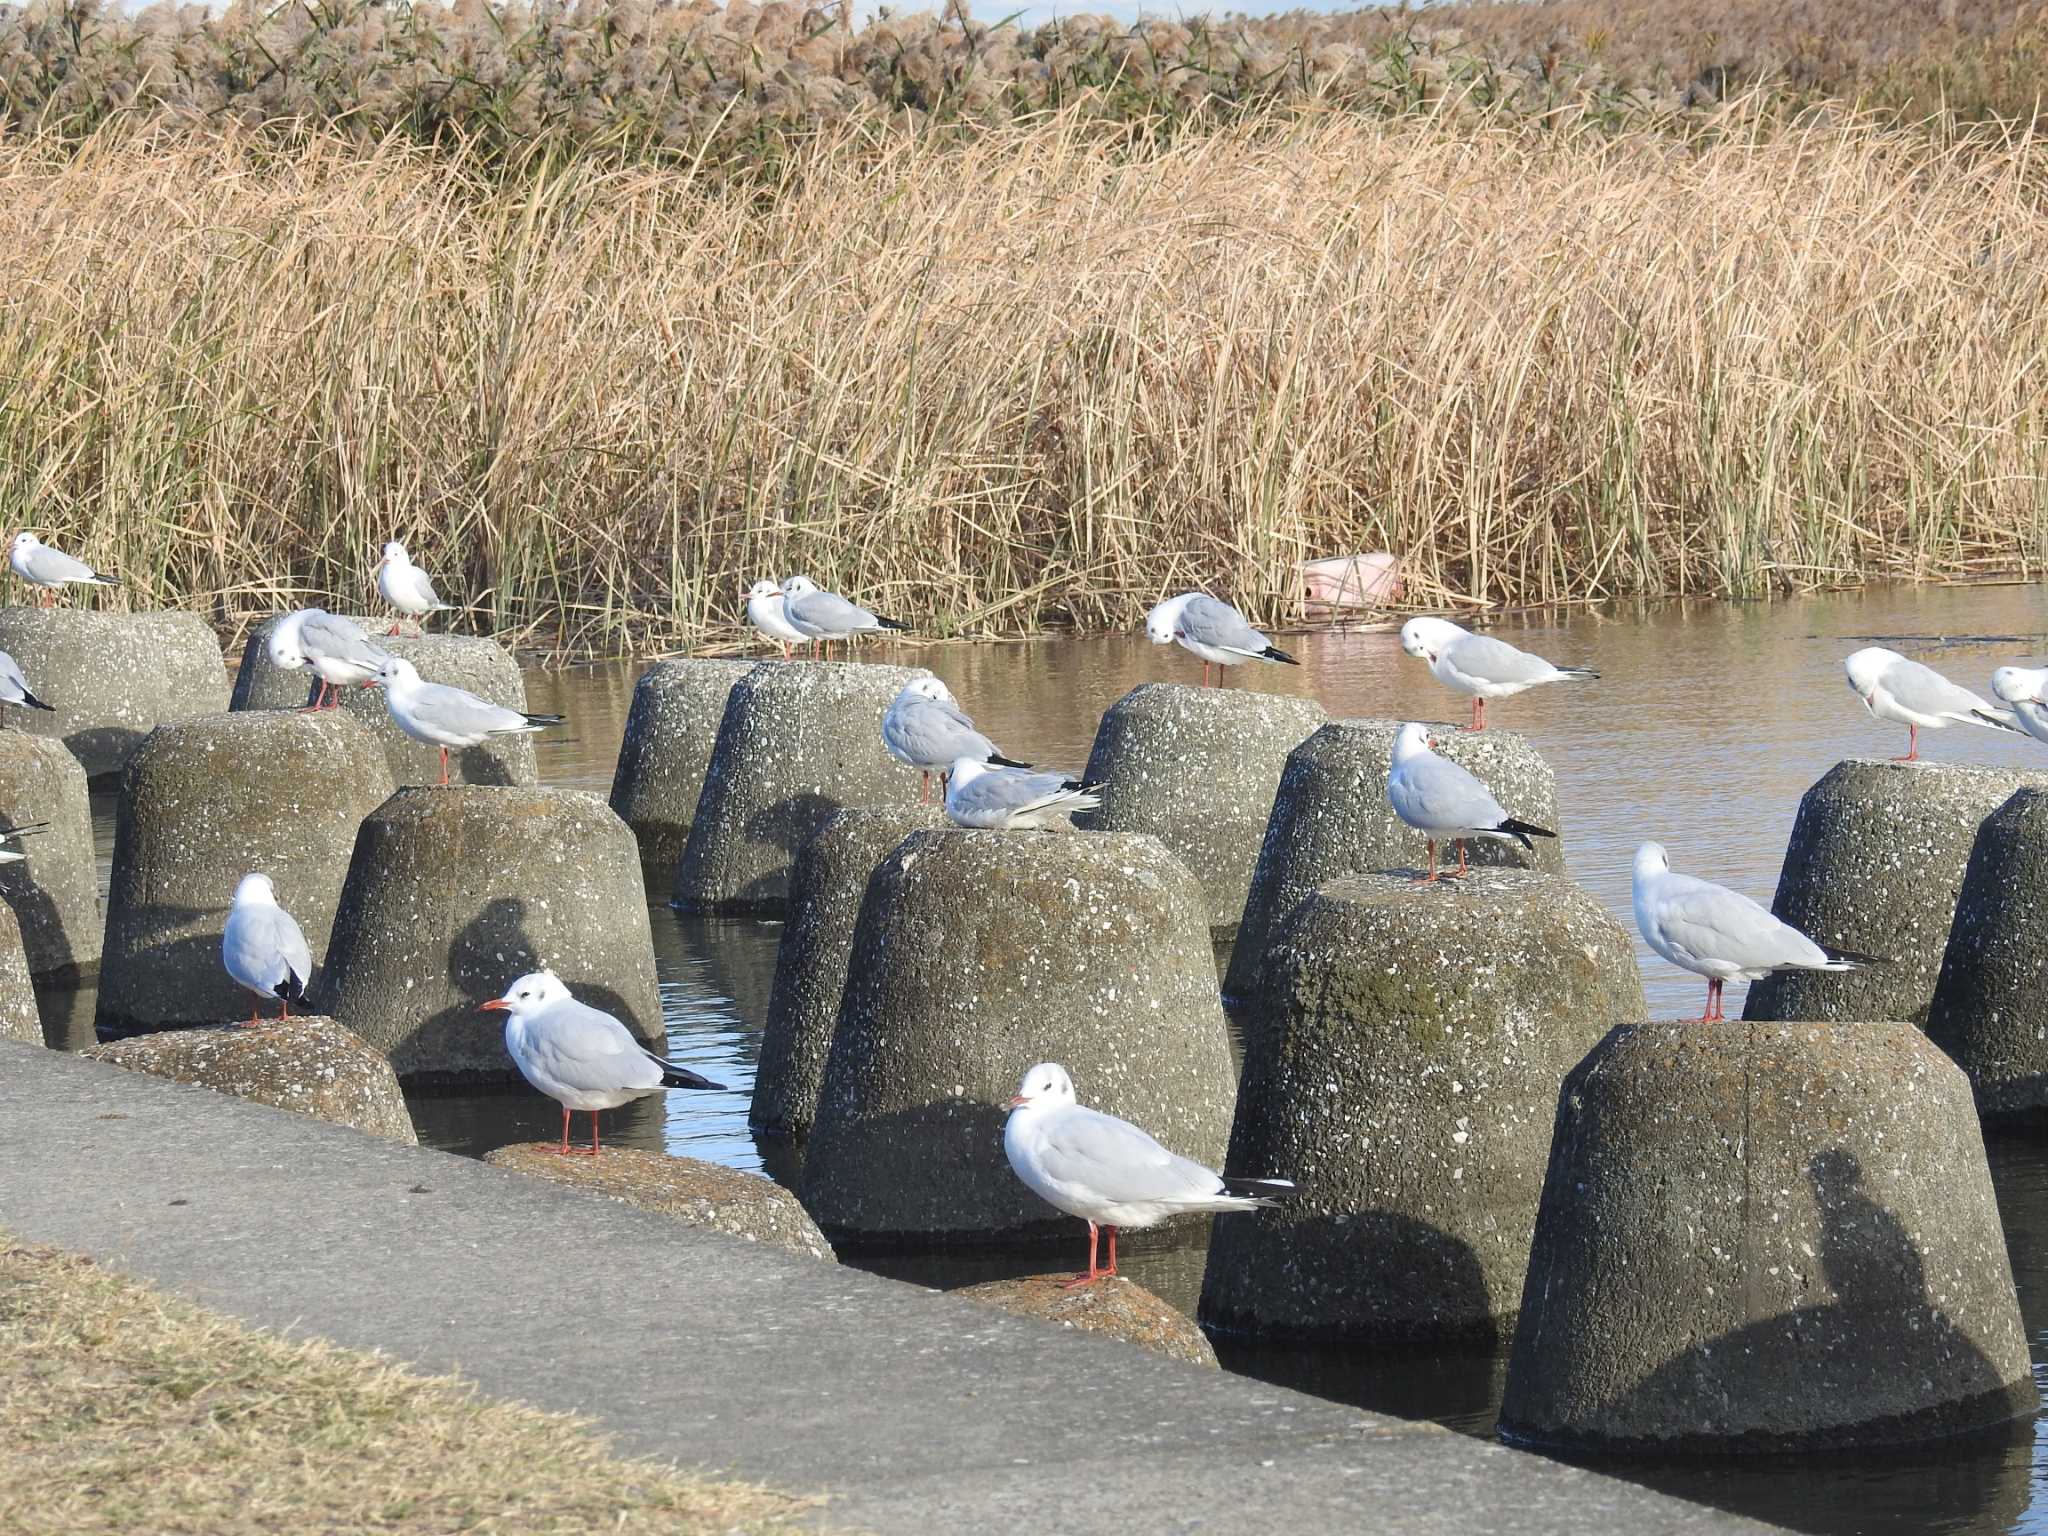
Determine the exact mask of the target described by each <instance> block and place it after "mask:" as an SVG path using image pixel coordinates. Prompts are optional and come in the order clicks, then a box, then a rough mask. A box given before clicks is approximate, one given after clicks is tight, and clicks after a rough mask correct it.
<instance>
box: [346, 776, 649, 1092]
mask: <svg viewBox="0 0 2048 1536" xmlns="http://www.w3.org/2000/svg"><path fill="white" fill-rule="evenodd" d="M544 964H545V965H547V966H549V967H551V968H552V969H553V970H554V972H555V974H556V975H558V976H560V977H561V978H562V980H563V981H565V982H566V983H568V985H569V989H570V991H572V992H573V993H575V995H576V996H577V998H579V999H580V1000H581V1001H583V1002H585V1003H588V1004H590V1005H591V1006H592V1007H595V1008H602V1009H604V1010H605V1011H606V1012H607V1013H611V1014H614V1015H616V1016H617V1017H618V1018H619V1019H620V1020H621V1021H622V1022H623V1023H624V1024H625V1025H626V1027H627V1028H628V1029H631V1030H632V1031H633V1032H634V1033H635V1034H637V1035H638V1036H639V1037H640V1038H641V1039H643V1040H645V1041H646V1042H647V1043H648V1044H649V1045H656V1044H658V1043H659V1042H660V1040H661V1038H662V1024H661V998H660V994H659V993H658V992H657V990H656V988H655V981H654V941H653V936H652V934H651V932H650V930H649V927H648V922H647V896H646V887H645V886H643V885H642V884H641V882H640V849H639V846H638V845H637V844H636V843H635V842H634V841H633V834H632V833H631V832H630V831H629V830H628V829H627V827H626V824H625V823H624V822H622V821H620V820H619V818H618V817H616V816H614V815H613V814H612V812H611V808H610V807H609V806H607V805H606V804H605V803H604V802H603V801H602V800H600V799H598V798H597V797H596V796H595V795H589V794H583V793H581V792H579V791H576V790H568V789H529V788H521V787H514V786H503V787H500V786H490V785H466V786H465V785H458V786H455V787H452V788H449V789H401V790H400V791H398V793H397V794H395V795H393V796H392V797H391V798H390V799H389V800H387V801H385V802H384V804H383V805H381V806H379V807H378V808H377V809H376V810H375V811H373V812H372V813H371V814H370V816H369V817H368V818H367V819H366V820H365V821H364V822H363V826H362V831H361V833H360V834H359V835H358V836H357V838H356V845H355V856H354V857H353V858H352V859H351V860H350V862H349V866H348V880H347V883H346V884H345V885H344V886H343V888H342V896H341V915H340V917H339V918H338V919H337V920H336V922H335V925H334V938H333V940H332V942H331V943H330V944H329V945H328V951H327V961H326V964H325V965H324V966H323V967H322V969H321V976H320V981H319V985H318V987H317V988H316V990H315V993H314V998H313V1001H314V1004H315V1005H316V1006H317V1007H318V1008H319V1009H320V1010H321V1011H322V1012H323V1013H331V1014H332V1015H334V1017H335V1018H337V1019H339V1020H341V1022H342V1023H344V1024H346V1025H347V1026H348V1027H349V1028H350V1029H353V1030H354V1031H355V1032H356V1033H357V1034H359V1035H361V1036H362V1037H363V1038H364V1039H365V1040H367V1041H368V1042H369V1043H370V1044H371V1045H372V1046H374V1047H375V1048H376V1049H378V1050H380V1051H382V1052H384V1053H385V1054H386V1055H387V1056H389V1057H390V1058H391V1064H392V1066H393V1067H394V1068H396V1069H397V1072H398V1075H399V1077H400V1078H402V1079H404V1080H406V1081H408V1082H411V1081H421V1082H435V1081H449V1082H461V1081H476V1080H479V1079H485V1080H491V1079H495V1080H505V1079H508V1078H512V1077H516V1076H517V1069H516V1068H515V1067H514V1066H513V1065H512V1060H511V1058H510V1057H509V1056H507V1055H506V1054H505V1037H504V1029H503V1015H501V1014H490V1013H481V1012H479V1011H478V1007H479V1005H480V1004H482V1003H484V1002H486V1001H487V1000H489V999H491V998H494V997H497V996H499V995H501V994H502V993H503V992H504V990H505V988H506V987H507V986H509V985H510V984H511V983H512V982H513V981H515V980H517V979H518V978H519V977H521V976H523V975H525V974H526V973H527V972H528V971H535V970H539V969H540V968H541V966H542V965H544Z"/></svg>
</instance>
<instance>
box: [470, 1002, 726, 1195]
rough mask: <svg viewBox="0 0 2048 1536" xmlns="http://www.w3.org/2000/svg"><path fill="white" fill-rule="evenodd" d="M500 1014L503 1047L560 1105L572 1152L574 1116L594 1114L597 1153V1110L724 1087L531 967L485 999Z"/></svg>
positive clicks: (566, 1141) (591, 1153) (486, 1006)
mask: <svg viewBox="0 0 2048 1536" xmlns="http://www.w3.org/2000/svg"><path fill="white" fill-rule="evenodd" d="M483 1010H484V1012H486V1013H503V1014H506V1015H507V1018H506V1020H505V1049H506V1051H507V1052H508V1053H509V1054H510V1055H511V1057H512V1064H513V1065H514V1066H516V1067H518V1068H519V1075H520V1076H521V1077H523V1078H525V1079H526V1080H527V1081H528V1082H529V1083H531V1084H533V1086H534V1087H536V1088H538V1089H539V1090H540V1091H541V1092H542V1093H544V1094H546V1095H547V1096H548V1097H549V1098H551V1099H553V1100H554V1101H555V1102H556V1103H558V1104H560V1105H561V1106H562V1146H561V1151H562V1153H563V1155H565V1156H566V1155H567V1154H568V1152H569V1116H570V1114H571V1112H572V1111H575V1110H579V1109H581V1110H587V1111H589V1114H590V1151H589V1152H588V1153H586V1154H584V1155H585V1156H589V1157H596V1156H597V1154H598V1145H597V1113H598V1111H599V1110H601V1109H615V1108H617V1107H618V1106H619V1105H621V1104H624V1103H626V1102H628V1101H629V1100H632V1099H637V1098H642V1097H644V1096H645V1095H647V1094H650V1093H659V1092H661V1090H662V1089H664V1088H723V1087H724V1086H725V1084H723V1083H714V1082H713V1081H711V1079H710V1078H708V1077H699V1076H698V1075H697V1074H696V1073H695V1072H692V1071H690V1069H689V1068H687V1067H679V1066H677V1065H676V1064H675V1063H674V1062H672V1061H664V1060H662V1058H661V1057H659V1056H657V1055H655V1054H654V1052H652V1051H650V1050H648V1049H647V1047H646V1046H644V1045H642V1044H641V1043H640V1042H639V1041H638V1040H637V1039H635V1038H634V1037H633V1032H632V1031H631V1030H629V1029H628V1028H626V1026H625V1025H623V1024H621V1023H620V1022H619V1021H618V1020H617V1019H615V1018H613V1017H612V1015H610V1014H608V1013H606V1012H604V1010H602V1009H600V1008H593V1007H591V1006H590V1005H589V1004H588V1003H579V1002H577V1001H576V999H575V997H574V996H572V995H571V994H570V991H569V988H568V986H567V984H566V983H564V982H563V980H562V979H561V977H559V976H557V975H556V974H555V973H554V972H553V971H550V970H539V971H533V972H531V973H529V974H527V975H525V976H522V977H520V978H519V979H518V980H517V981H515V982H513V983H512V985H511V986H509V987H507V988H506V989H505V995H504V996H503V997H496V998H493V999H491V1001H489V1002H488V1003H485V1004H484V1005H483Z"/></svg>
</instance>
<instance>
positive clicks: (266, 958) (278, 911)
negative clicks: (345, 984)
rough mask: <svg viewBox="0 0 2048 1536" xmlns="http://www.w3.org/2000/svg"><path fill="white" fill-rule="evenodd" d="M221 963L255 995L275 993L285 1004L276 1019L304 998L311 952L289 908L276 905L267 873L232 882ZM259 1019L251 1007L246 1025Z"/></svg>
mask: <svg viewBox="0 0 2048 1536" xmlns="http://www.w3.org/2000/svg"><path fill="white" fill-rule="evenodd" d="M220 962H221V964H222V965H223V966H225V967H226V968H227V973H228V974H229V975H230V976H232V977H234V978H235V980H236V981H238V982H240V983H241V984H242V985H243V986H245V987H247V988H248V989H249V990H250V991H251V992H254V993H255V994H256V995H257V996H258V997H274V998H276V999H277V1000H278V1001H279V1002H280V1003H281V1004H283V1005H284V1012H283V1013H282V1014H280V1015H279V1017H280V1018H286V1019H288V1018H290V1017H291V1016H292V1004H293V1003H294V1002H304V1001H305V997H306V987H307V985H308V984H309V983H310V982H311V981H312V979H313V952H312V951H311V950H310V949H308V948H307V947H306V935H305V934H304V933H302V932H301V931H300V930H299V925H298V923H296V922H295V921H293V919H292V915H291V913H289V912H287V911H285V909H284V908H283V907H280V906H279V905H278V904H277V890H276V887H274V886H273V885H272V884H271V883H270V876H268V875H244V876H242V883H241V884H240V885H237V886H236V887H235V904H234V905H233V906H231V907H230V908H228V920H227V926H226V927H224V928H223V929H221V935H220ZM262 1022H263V1021H262V1019H260V1018H259V1017H258V1016H257V1013H256V1010H255V1008H254V1007H251V1008H250V1010H249V1028H251V1029H254V1028H256V1026H257V1025H259V1024H261V1023H262Z"/></svg>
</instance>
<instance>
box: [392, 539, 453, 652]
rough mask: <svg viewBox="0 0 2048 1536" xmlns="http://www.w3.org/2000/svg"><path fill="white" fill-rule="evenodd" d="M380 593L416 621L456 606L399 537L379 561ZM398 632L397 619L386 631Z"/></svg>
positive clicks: (393, 605) (405, 615)
mask: <svg viewBox="0 0 2048 1536" xmlns="http://www.w3.org/2000/svg"><path fill="white" fill-rule="evenodd" d="M377 595H378V596H379V597H381V598H383V599H384V601H385V602H387V603H389V604H390V605H391V606H392V607H393V608H395V609H397V610H398V612H399V613H400V614H401V615H403V616H404V617H405V618H408V619H411V620H413V621H414V622H415V623H417V622H418V621H419V620H421V619H424V618H425V617H426V616H427V615H428V614H430V613H444V612H452V611H453V610H454V607H455V605H454V604H453V603H444V602H442V601H441V598H440V595H439V594H438V593H437V592H435V591H434V582H433V578H431V577H430V576H428V575H427V573H426V572H425V571H423V570H421V569H420V568H419V567H418V566H416V565H414V564H413V563H412V556H411V555H409V554H407V553H406V552H405V546H404V545H403V544H401V543H399V542H398V540H396V539H393V540H392V541H391V542H390V543H388V544H386V545H385V546H384V558H383V559H381V560H379V561H378V562H377ZM397 633H398V625H397V624H396V623H395V622H394V623H393V624H392V626H391V628H390V629H389V630H387V631H386V634H387V635H395V634H397Z"/></svg>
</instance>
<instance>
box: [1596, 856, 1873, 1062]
mask: <svg viewBox="0 0 2048 1536" xmlns="http://www.w3.org/2000/svg"><path fill="white" fill-rule="evenodd" d="M1634 886H1635V906H1636V927H1637V929H1638V930H1640V931H1641V933H1642V935H1643V942H1644V943H1646V944H1648V945H1649V946H1650V948H1652V949H1654V950H1655V951H1656V952H1657V953H1658V954H1660V955H1662V956H1663V957H1664V958H1665V959H1666V960H1669V961H1670V962H1671V963H1672V964H1673V965H1675V966H1677V967H1678V968H1679V969H1680V970H1686V971H1691V972H1692V973H1693V974H1694V975H1695V976H1704V977H1706V978H1707V1006H1706V1007H1705V1008H1704V1009H1703V1010H1701V1013H1700V1017H1699V1022H1700V1023H1702V1024H1709V1023H1712V1022H1714V1021H1715V1020H1717V1019H1725V1018H1726V1017H1727V1016H1726V1015H1725V1014H1723V1013H1722V1012H1721V987H1722V984H1723V983H1725V982H1729V981H1756V980H1758V979H1759V978H1761V977H1765V976H1768V975H1770V974H1771V972H1773V971H1854V970H1860V969H1861V968H1862V967H1864V966H1866V965H1883V964H1884V963H1885V962H1884V961H1882V960H1880V959H1878V958H1877V957H1876V956H1874V955H1859V954H1857V953H1856V952H1855V951H1854V950H1849V949H1830V948H1829V947H1828V946H1827V945H1825V944H1816V943H1814V941H1813V940H1811V939H1809V938H1808V937H1807V936H1806V935H1805V934H1803V933H1801V932H1800V931H1799V930H1798V929H1797V928H1794V927H1793V926H1792V925H1791V924H1790V923H1784V922H1780V921H1779V920H1778V919H1777V918H1775V917H1773V916H1771V914H1770V913H1769V912H1767V911H1765V910H1764V909H1763V908H1762V907H1760V906H1758V905H1757V904H1756V903H1755V902H1753V901H1751V900H1750V899H1749V898H1748V897H1747V896H1744V895H1743V894H1742V893H1741V892H1740V891H1731V890H1729V889H1728V888H1727V887H1726V886H1722V885H1714V884H1711V883H1709V882H1708V881H1705V880H1698V879H1695V878H1694V877H1693V876H1691V875H1674V874H1673V873H1672V872H1671V860H1670V859H1669V858H1668V857H1667V856H1666V854H1665V852H1664V845H1663V844H1662V843H1645V844H1643V846H1642V847H1640V848H1638V849H1637V850H1636V863H1635V878H1634Z"/></svg>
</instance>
